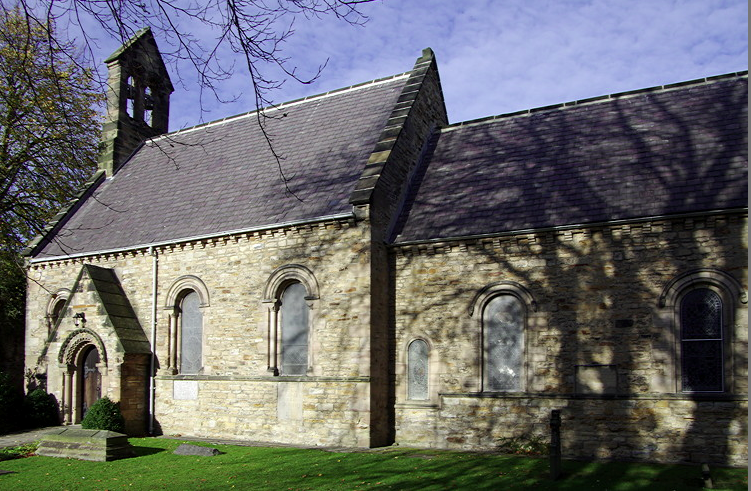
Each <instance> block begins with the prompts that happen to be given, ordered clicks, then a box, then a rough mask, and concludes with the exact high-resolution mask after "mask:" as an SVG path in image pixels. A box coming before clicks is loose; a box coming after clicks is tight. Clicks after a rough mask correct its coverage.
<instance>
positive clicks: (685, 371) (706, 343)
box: [659, 269, 748, 393]
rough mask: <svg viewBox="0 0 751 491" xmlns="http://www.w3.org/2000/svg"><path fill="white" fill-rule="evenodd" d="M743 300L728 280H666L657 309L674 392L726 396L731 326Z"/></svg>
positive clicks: (705, 274) (711, 276)
mask: <svg viewBox="0 0 751 491" xmlns="http://www.w3.org/2000/svg"><path fill="white" fill-rule="evenodd" d="M747 302H748V296H747V293H746V292H745V291H743V289H742V288H741V286H740V284H739V283H738V281H736V280H735V278H733V277H732V276H730V275H728V274H727V273H724V272H722V271H719V270H715V269H698V270H694V271H690V272H688V273H684V274H682V275H680V276H678V277H676V278H674V279H673V280H671V281H670V282H669V283H668V284H667V285H666V286H665V288H664V289H663V292H662V294H661V295H660V298H659V306H660V307H661V308H663V309H664V311H665V313H666V317H667V318H669V319H670V321H671V324H672V325H671V326H670V327H669V333H670V336H671V337H672V339H673V342H672V344H673V346H674V353H675V362H674V369H675V383H676V391H677V392H684V393H696V392H727V391H729V390H730V388H731V385H732V384H731V382H732V351H731V349H730V347H731V341H732V339H731V338H732V326H733V325H734V322H735V319H734V312H735V308H736V306H737V305H738V304H739V303H747Z"/></svg>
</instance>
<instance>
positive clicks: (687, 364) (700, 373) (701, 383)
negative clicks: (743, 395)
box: [681, 340, 723, 392]
mask: <svg viewBox="0 0 751 491" xmlns="http://www.w3.org/2000/svg"><path fill="white" fill-rule="evenodd" d="M681 351H682V352H681V355H682V370H681V374H682V377H681V378H682V383H683V390H684V391H686V392H697V391H701V392H721V391H722V370H723V368H722V341H690V340H689V341H684V342H683V343H682V346H681Z"/></svg>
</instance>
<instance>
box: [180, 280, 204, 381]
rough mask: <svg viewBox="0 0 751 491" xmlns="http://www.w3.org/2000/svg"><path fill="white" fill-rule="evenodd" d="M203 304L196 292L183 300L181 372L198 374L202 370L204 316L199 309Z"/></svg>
mask: <svg viewBox="0 0 751 491" xmlns="http://www.w3.org/2000/svg"><path fill="white" fill-rule="evenodd" d="M200 304H201V302H200V299H199V298H198V294H197V293H196V292H191V293H189V294H187V295H186V296H185V298H183V301H182V305H181V313H180V319H181V320H182V324H181V331H180V332H181V338H180V339H181V342H180V347H181V349H180V372H181V373H198V371H199V370H200V369H201V366H202V363H201V354H202V353H201V349H202V345H203V314H202V313H201V309H200V308H199V306H200Z"/></svg>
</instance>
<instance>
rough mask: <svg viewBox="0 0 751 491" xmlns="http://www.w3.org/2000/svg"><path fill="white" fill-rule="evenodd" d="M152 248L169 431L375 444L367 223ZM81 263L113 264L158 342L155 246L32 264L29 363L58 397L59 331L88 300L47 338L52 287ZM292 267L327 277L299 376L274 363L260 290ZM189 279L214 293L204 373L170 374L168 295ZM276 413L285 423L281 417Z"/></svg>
mask: <svg viewBox="0 0 751 491" xmlns="http://www.w3.org/2000/svg"><path fill="white" fill-rule="evenodd" d="M155 251H156V253H157V254H158V278H157V283H158V287H157V297H156V302H157V319H156V325H157V328H156V329H157V332H156V353H157V368H158V369H160V370H159V372H158V373H159V376H158V377H157V380H156V408H155V414H156V420H157V421H156V422H157V425H158V429H161V431H162V432H164V433H165V434H175V433H180V434H194V435H203V436H209V435H213V436H225V437H238V436H247V437H248V438H253V439H256V440H268V441H286V442H296V443H307V444H310V443H318V444H329V445H355V446H368V445H369V444H370V440H369V424H370V409H369V402H368V395H369V380H370V379H369V375H370V374H369V369H370V332H369V329H368V318H369V317H368V316H369V312H370V305H369V302H370V300H369V298H370V291H369V290H370V284H369V274H368V270H369V263H370V258H369V240H368V228H367V227H366V226H365V225H363V224H362V223H359V224H358V223H356V222H355V221H354V219H345V220H340V221H330V222H326V223H317V224H309V225H301V226H297V227H289V228H285V229H275V230H268V231H262V232H254V233H248V234H240V235H237V236H233V237H223V238H219V239H207V240H201V241H194V242H191V243H182V244H175V245H171V246H162V247H157V248H155ZM84 263H90V264H95V265H97V266H100V267H104V268H112V269H114V270H115V271H116V273H117V276H118V278H119V280H120V282H121V284H122V287H123V289H124V290H125V293H126V295H127V296H128V298H129V300H130V302H131V304H132V306H133V310H134V311H135V313H136V316H137V317H138V319H139V321H140V323H141V325H142V327H143V328H144V330H145V332H146V336H147V337H148V338H149V339H150V338H151V325H152V321H151V318H152V308H153V304H152V301H153V300H152V285H151V281H152V271H153V267H154V258H153V257H152V256H151V255H149V252H148V250H140V251H134V252H127V253H118V254H102V255H99V256H94V257H86V258H79V259H75V260H61V261H51V262H38V263H34V264H32V265H31V267H30V271H29V273H30V276H31V281H30V282H29V292H28V299H29V303H28V310H27V326H28V327H27V356H26V366H27V368H28V369H31V370H33V369H35V367H39V368H38V370H40V371H42V372H43V371H45V370H46V372H47V383H48V388H49V390H50V391H51V392H52V393H53V394H55V395H56V396H57V397H58V399H61V397H62V390H63V387H62V379H63V377H62V374H61V372H60V368H59V367H58V366H57V361H56V357H57V355H58V353H59V351H60V343H61V339H62V338H61V337H63V336H64V334H65V332H67V331H66V329H67V330H68V331H69V330H70V329H72V319H71V316H72V313H73V311H77V310H80V309H82V308H85V307H83V306H72V309H69V310H68V312H66V313H64V315H63V319H62V321H61V326H64V327H63V328H62V329H60V332H59V333H58V334H57V335H55V336H53V339H52V340H51V341H49V342H45V339H47V335H46V333H47V325H46V319H45V317H44V316H45V312H46V308H47V304H48V302H49V301H50V298H51V294H52V293H54V292H56V291H58V290H61V289H66V288H67V289H70V288H71V287H72V285H71V282H72V280H71V279H72V278H75V277H76V276H77V274H78V271H79V270H80V269H81V266H82V264H84ZM290 264H297V265H301V266H303V267H305V268H307V269H308V270H310V271H311V272H312V273H313V275H314V276H315V279H316V281H317V283H318V285H319V295H320V297H319V299H318V300H316V301H313V302H311V303H312V304H313V305H314V309H313V310H312V311H311V316H310V317H311V319H310V325H311V333H310V358H311V367H312V369H311V371H310V372H309V373H308V374H307V376H302V377H279V376H274V375H273V373H270V372H269V371H268V349H269V318H270V317H269V316H270V307H271V305H270V304H268V303H264V302H263V300H265V299H264V298H263V296H264V294H263V292H264V287H265V286H266V283H267V281H268V280H269V277H270V275H271V274H272V273H273V272H274V271H275V270H276V269H277V268H279V267H281V266H285V265H290ZM185 275H192V276H195V277H197V278H199V279H200V280H201V281H202V282H203V283H204V284H205V286H206V288H207V290H208V297H209V298H208V305H207V306H205V307H202V314H203V336H204V342H203V369H202V370H201V372H200V373H199V374H196V375H184V374H179V373H178V374H174V375H173V374H171V373H169V372H166V371H165V370H163V369H164V368H165V367H166V365H167V360H168V349H169V346H168V339H169V338H168V331H169V314H170V313H171V312H173V307H174V306H171V305H168V304H167V303H166V302H167V298H166V297H167V293H168V291H169V289H170V287H171V286H172V285H173V284H174V283H175V282H176V281H177V280H178V279H179V278H181V277H183V276H185ZM88 317H89V315H88V314H87V318H88ZM95 321H96V319H95V317H94V316H92V317H91V321H89V322H87V327H89V328H91V329H92V330H94V331H96V329H97V326H96V322H95ZM113 361H114V360H113ZM116 378H122V377H112V376H110V377H108V378H107V383H108V385H107V387H105V388H104V390H103V395H108V394H110V393H111V392H112V391H113V387H115V386H119V384H120V380H114V379H116ZM115 399H117V397H115ZM146 402H147V401H146V399H144V404H145V403H146ZM280 420H283V421H285V422H286V424H285V425H280V424H277V423H278V422H279V421H280ZM291 422H294V424H292V423H291ZM282 426H284V428H283V429H282Z"/></svg>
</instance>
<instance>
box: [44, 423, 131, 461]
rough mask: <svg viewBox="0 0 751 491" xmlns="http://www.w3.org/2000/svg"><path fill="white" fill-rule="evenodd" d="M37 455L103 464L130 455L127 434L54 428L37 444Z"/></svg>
mask: <svg viewBox="0 0 751 491" xmlns="http://www.w3.org/2000/svg"><path fill="white" fill-rule="evenodd" d="M36 454H37V455H44V456H46V457H68V458H72V459H79V460H93V461H97V462H105V461H110V460H116V459H123V458H126V457H132V456H133V447H132V446H131V445H130V443H128V437H127V435H123V434H122V433H116V432H114V431H107V430H84V429H81V428H56V429H54V430H51V431H49V432H48V433H46V434H45V435H44V436H43V437H42V440H41V442H40V443H39V447H38V448H37V451H36Z"/></svg>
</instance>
